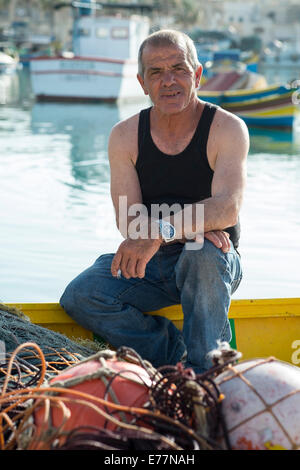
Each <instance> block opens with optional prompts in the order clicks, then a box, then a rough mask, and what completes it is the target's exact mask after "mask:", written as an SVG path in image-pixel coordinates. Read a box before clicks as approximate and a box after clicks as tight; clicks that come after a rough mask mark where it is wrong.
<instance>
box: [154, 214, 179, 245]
mask: <svg viewBox="0 0 300 470" xmlns="http://www.w3.org/2000/svg"><path fill="white" fill-rule="evenodd" d="M156 222H158V225H159V234H160V235H161V237H162V239H163V240H164V241H165V242H166V243H169V242H171V241H173V240H174V239H175V236H176V230H175V227H174V226H173V225H172V224H170V222H167V221H166V220H163V219H159V220H157V221H156Z"/></svg>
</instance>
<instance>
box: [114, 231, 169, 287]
mask: <svg viewBox="0 0 300 470" xmlns="http://www.w3.org/2000/svg"><path fill="white" fill-rule="evenodd" d="M161 243H162V241H161V240H160V239H138V240H132V239H130V238H127V239H126V240H124V241H123V242H122V243H121V245H120V246H119V248H118V251H117V253H116V254H115V256H114V258H113V260H112V263H111V273H112V275H113V276H114V277H117V275H118V270H119V269H120V270H121V273H122V275H123V276H124V277H125V278H126V279H130V278H131V277H139V278H143V277H144V276H145V270H146V265H147V263H148V262H149V261H150V259H151V258H152V257H153V256H154V255H155V253H156V252H157V251H158V250H159V247H160V245H161Z"/></svg>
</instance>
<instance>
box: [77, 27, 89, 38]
mask: <svg viewBox="0 0 300 470" xmlns="http://www.w3.org/2000/svg"><path fill="white" fill-rule="evenodd" d="M78 34H79V36H85V37H87V36H90V35H91V30H90V29H89V28H80V29H79V30H78Z"/></svg>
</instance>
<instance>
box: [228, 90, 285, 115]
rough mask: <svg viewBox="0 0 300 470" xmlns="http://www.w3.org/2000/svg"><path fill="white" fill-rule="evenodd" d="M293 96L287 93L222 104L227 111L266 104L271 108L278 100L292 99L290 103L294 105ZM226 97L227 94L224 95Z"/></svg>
mask: <svg viewBox="0 0 300 470" xmlns="http://www.w3.org/2000/svg"><path fill="white" fill-rule="evenodd" d="M256 93H257V90H256ZM292 94H293V92H287V93H284V94H281V95H279V94H276V95H275V94H274V95H270V96H262V97H261V98H254V99H244V100H241V101H234V102H227V101H226V102H225V101H224V103H222V105H224V106H226V109H227V108H228V110H229V108H230V109H233V110H234V109H235V108H237V107H239V106H249V105H251V106H253V105H255V104H261V103H264V104H266V106H267V107H269V106H272V103H273V102H274V101H276V100H278V98H280V99H281V98H290V102H291V103H292ZM224 95H225V94H224Z"/></svg>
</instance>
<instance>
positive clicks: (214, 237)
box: [204, 230, 230, 253]
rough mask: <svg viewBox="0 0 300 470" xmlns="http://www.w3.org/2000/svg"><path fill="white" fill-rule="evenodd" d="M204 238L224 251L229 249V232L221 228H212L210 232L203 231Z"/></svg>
mask: <svg viewBox="0 0 300 470" xmlns="http://www.w3.org/2000/svg"><path fill="white" fill-rule="evenodd" d="M204 238H207V240H209V241H211V242H212V243H213V244H214V245H215V246H216V247H217V248H220V249H221V250H222V251H223V252H224V253H227V252H228V251H229V250H230V239H229V233H227V232H224V231H222V230H212V231H211V232H205V233H204Z"/></svg>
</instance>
